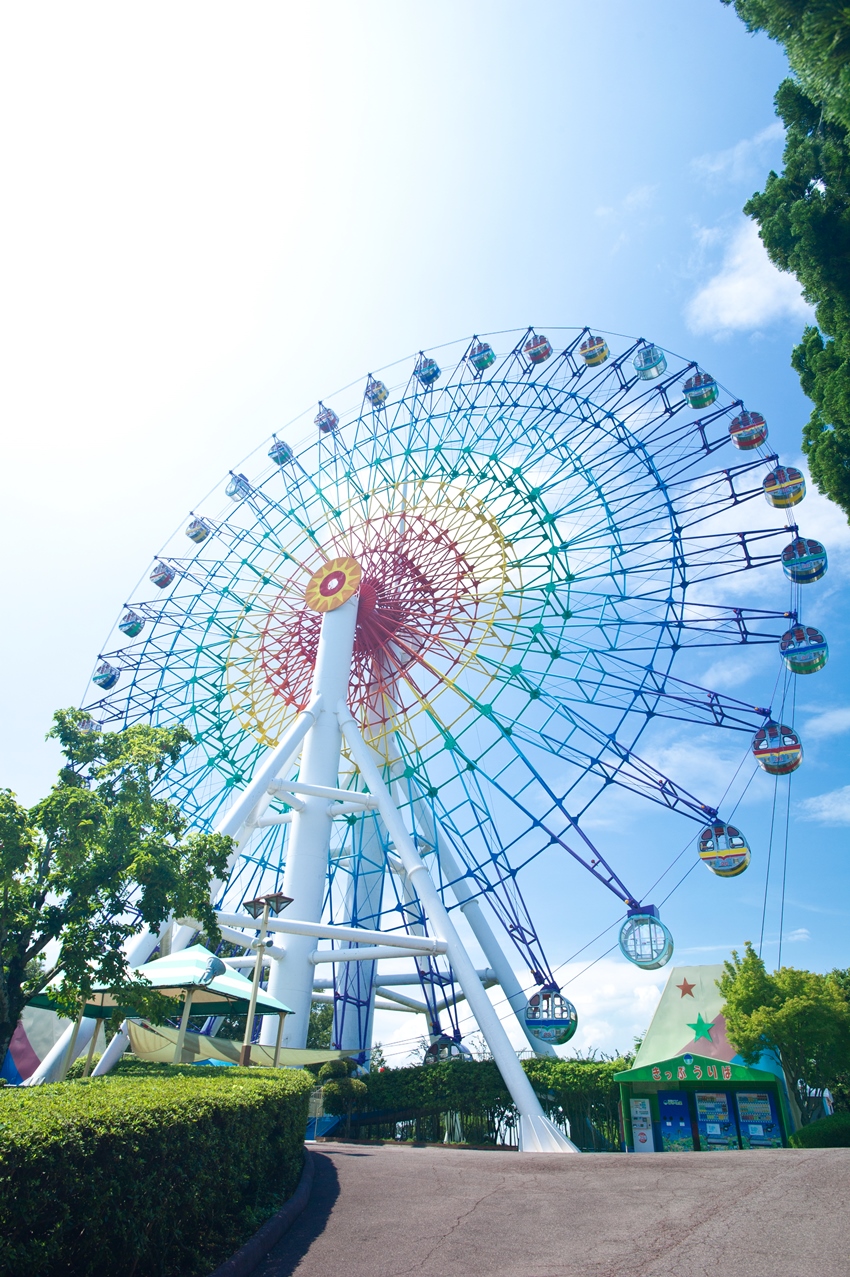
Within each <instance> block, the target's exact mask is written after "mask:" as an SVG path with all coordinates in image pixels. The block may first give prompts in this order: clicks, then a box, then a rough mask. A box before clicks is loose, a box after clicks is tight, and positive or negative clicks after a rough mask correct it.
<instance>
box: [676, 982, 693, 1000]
mask: <svg viewBox="0 0 850 1277" xmlns="http://www.w3.org/2000/svg"><path fill="white" fill-rule="evenodd" d="M676 988H677V989H681V990H682V997H683V998H692V997H693V996H694V989H695V988H696V985H694V984H688V982H687V980H682V983H681V984H677V985H676Z"/></svg>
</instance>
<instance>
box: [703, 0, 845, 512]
mask: <svg viewBox="0 0 850 1277" xmlns="http://www.w3.org/2000/svg"><path fill="white" fill-rule="evenodd" d="M723 2H724V3H726V4H729V3H731V2H732V0H723ZM734 3H735V9H736V11H737V13H738V14H739V16H740V17H741V18H742V19H743V21H744V22H745V23H746V24H747V26H748V27H749V29H750V30H751V31H755V30H763V31H766V32H767V34H768V35H769V36H770V37H771V38H772V39H774V40H777V41H778V42H779V43H781V44H782V45H784V47H785V49H786V51H787V53H788V58H789V61H790V63H791V66H792V68H793V70H794V72H795V74H796V76H797V79H795V80H785V81H783V83H782V84H781V85H780V86H779V90H778V92H777V94H776V99H775V101H776V111H777V114H778V115H779V117H780V118H781V120H782V122H783V124H784V125H785V129H786V141H785V153H784V155H783V164H784V168H783V171H782V173H781V174H777V173H773V172H771V173H770V175H769V177H768V179H767V182H766V184H765V188H764V190H763V191H762V192H760V193H757V194H755V195H754V196H753V197H752V199H750V200H749V201H748V203H747V204H746V205H745V206H744V212H745V213H746V214H747V215H748V216H749V217H752V218H753V219H754V220H755V221H756V222H757V223H758V227H759V235H760V236H761V239H762V241H763V243H764V245H765V248H766V249H767V253H768V256H769V257H770V259H771V261H772V262H773V263H774V265H776V266H778V267H779V269H780V270H784V271H791V272H792V273H793V274H794V275H796V277H797V279H798V280H799V281H800V284H801V285H802V288H803V294H804V296H805V297H806V299H807V300H808V301H809V302H811V304H812V305H813V306H814V307H815V317H816V320H817V327H809V328H807V329H806V330H805V332H804V334H803V339H802V341H801V342H800V344H799V345H798V346H796V347H795V349H794V351H793V353H792V357H791V362H792V364H793V366H794V368H795V369H796V370H797V373H798V374H799V377H800V384H801V386H802V388H803V390H804V391H805V393H806V394H807V395H808V396H809V398H810V399H811V400H812V401H813V403H814V410H813V412H812V415H811V417H810V419H809V421H808V423H807V425H806V426H805V428H804V431H803V451H804V452H805V453H806V454H807V456H808V459H809V465H810V468H811V472H812V477H813V479H814V480H815V483H816V484H817V486H818V488H819V489H820V491H821V492H823V493H825V494H826V496H828V497H830V498H831V500H833V501H835V502H836V504H837V505H839V506H840V507H841V508H842V509H843V510H844V512H845V513H846V514H847V515H848V517H850V7H848V5H847V4H846V3H844V2H843V0H734Z"/></svg>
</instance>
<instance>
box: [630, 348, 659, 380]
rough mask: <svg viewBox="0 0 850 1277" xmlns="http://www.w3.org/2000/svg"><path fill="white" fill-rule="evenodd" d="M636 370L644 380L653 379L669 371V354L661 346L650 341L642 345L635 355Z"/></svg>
mask: <svg viewBox="0 0 850 1277" xmlns="http://www.w3.org/2000/svg"><path fill="white" fill-rule="evenodd" d="M633 362H634V366H635V372H636V373H637V375H638V376H639V377H640V379H641V380H642V381H652V380H653V378H655V377H660V376H661V375H662V373H665V372H666V371H667V356H666V355H665V354H664V351H663V350H662V349H661V347H660V346H653V345H651V344H650V343H649V342H647V343H646V344H645V345H643V346H641V348H640V350H639V351H638V352H637V354H636V355H635V357H634V361H633Z"/></svg>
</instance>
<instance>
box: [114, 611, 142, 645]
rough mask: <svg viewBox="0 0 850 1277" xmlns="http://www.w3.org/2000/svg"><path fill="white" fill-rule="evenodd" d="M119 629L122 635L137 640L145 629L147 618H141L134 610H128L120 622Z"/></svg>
mask: <svg viewBox="0 0 850 1277" xmlns="http://www.w3.org/2000/svg"><path fill="white" fill-rule="evenodd" d="M118 628H119V630H120V631H121V633H122V634H126V635H127V638H135V637H136V635H137V634H141V632H142V630H143V629H144V628H145V618H144V617H143V616H139V614H138V612H134V611H133V609H132V608H128V609H127V611H126V612H125V613H124V615H123V616H122V617H121V620H120V621H119V622H118Z"/></svg>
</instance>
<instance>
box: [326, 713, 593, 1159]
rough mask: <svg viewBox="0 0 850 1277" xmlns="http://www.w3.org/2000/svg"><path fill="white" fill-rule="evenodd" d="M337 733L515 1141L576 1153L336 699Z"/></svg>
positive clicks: (536, 1149) (534, 1149) (531, 1148)
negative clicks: (459, 999) (430, 935)
mask: <svg viewBox="0 0 850 1277" xmlns="http://www.w3.org/2000/svg"><path fill="white" fill-rule="evenodd" d="M337 713H338V716H339V723H340V726H341V728H342V734H343V736H344V737H345V740H346V741H347V743H348V747H349V749H350V750H351V753H352V756H353V758H354V761H355V762H356V764H357V766H358V768H359V770H360V774H361V776H362V777H363V779H364V781H365V782H366V784H367V786H368V788H369V791H370V793H371V794H373V795H374V797H375V798H376V799H377V800H378V810H379V811H380V813H381V817H382V819H383V821H384V824H385V825H386V827H387V832H388V833H389V835H390V837H391V838H392V840H393V842H394V843H395V849H396V852H397V853H398V856H399V858H400V859H401V861H402V864H403V865H404V868H405V871H406V873H407V876H408V878H409V879H410V881H411V882H412V883H414V884H415V887H416V893H417V895H418V896H419V899H420V901H421V902H422V905H423V907H424V909H425V912H426V914H427V916H428V919H429V921H430V923H431V926H432V927H433V928H434V930H435V932H436V933H437V935H438V937H439V938H440V939H441V940H445V942H446V945H447V952H448V956H449V961H450V962H451V964H452V969H453V971H454V973H455V975H456V976H457V979H458V982H459V983H460V985H461V988H462V989H463V991H464V993H465V994H466V999H467V1001H468V1003H469V1006H470V1009H471V1010H472V1013H473V1015H474V1016H475V1018H476V1020H477V1021H478V1026H479V1028H480V1029H481V1031H482V1033H483V1034H484V1037H485V1038H486V1039H487V1043H488V1045H489V1047H490V1050H491V1051H492V1052H493V1056H494V1058H495V1060H496V1064H497V1065H498V1068H499V1072H500V1073H501V1075H502V1078H503V1079H504V1082H505V1085H506V1086H507V1088H508V1090H509V1091H510V1093H511V1097H512V1099H513V1101H514V1104H516V1107H517V1112H518V1114H519V1127H520V1130H519V1145H520V1149H521V1150H522V1151H523V1152H527V1153H577V1152H578V1149H577V1148H576V1146H575V1144H573V1143H572V1141H571V1140H568V1139H567V1137H566V1136H565V1135H564V1134H563V1133H562V1132H561V1131H559V1130H558V1128H557V1127H556V1126H555V1124H554V1123H553V1122H550V1121H549V1119H548V1118H547V1117H546V1115H545V1113H544V1112H543V1109H542V1108H541V1106H540V1101H539V1100H538V1099H537V1096H536V1095H535V1094H534V1088H533V1087H532V1085H531V1083H530V1082H529V1080H528V1078H527V1077H526V1075H525V1072H524V1071H523V1068H522V1065H521V1064H520V1062H519V1060H518V1059H517V1057H516V1053H515V1051H514V1049H513V1047H512V1046H511V1044H510V1041H509V1039H508V1035H507V1034H506V1033H505V1030H504V1028H503V1027H502V1022H501V1020H500V1019H499V1017H498V1015H497V1014H496V1012H495V1010H494V1008H493V1005H492V1003H491V1002H490V999H489V998H488V997H487V994H486V992H485V991H484V988H483V987H482V984H481V981H480V980H479V978H478V975H477V973H476V971H475V967H474V966H473V965H472V962H471V960H470V958H469V955H468V954H467V952H466V950H465V949H464V947H463V943H462V942H461V939H460V937H459V936H458V934H457V932H456V931H455V928H454V923H453V922H452V920H451V918H450V917H449V915H448V912H447V911H446V907H445V905H444V904H443V902H442V900H441V899H440V893H439V892H438V891H437V888H436V887H435V886H434V883H433V881H432V880H431V875H430V874H429V872H428V869H427V867H426V866H425V865H424V864H423V862H422V859H421V857H420V856H419V854H418V852H417V850H416V848H415V846H414V845H413V839H412V838H411V836H410V834H409V833H408V832H407V829H406V828H405V825H404V821H403V820H402V818H401V815H400V814H399V811H398V808H397V807H396V805H395V803H394V802H393V800H392V795H391V794H390V791H389V789H388V788H387V785H386V784H385V782H384V779H383V777H382V775H381V773H380V770H379V768H378V766H377V764H376V762H375V759H374V757H373V754H372V751H371V749H370V748H369V746H368V745H367V744H366V742H365V741H364V739H363V737H362V736H361V734H360V729H359V727H358V726H357V723H356V722H355V720H354V718H353V717H352V714H351V711H350V710H349V708H348V705H347V704H346V702H345V701H344V700H343V699H342V698H340V701H339V703H338V705H337Z"/></svg>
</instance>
